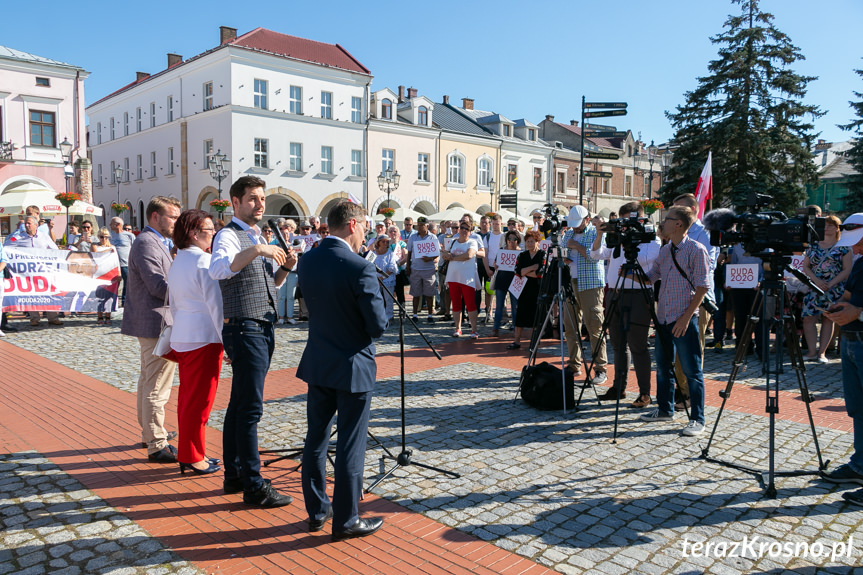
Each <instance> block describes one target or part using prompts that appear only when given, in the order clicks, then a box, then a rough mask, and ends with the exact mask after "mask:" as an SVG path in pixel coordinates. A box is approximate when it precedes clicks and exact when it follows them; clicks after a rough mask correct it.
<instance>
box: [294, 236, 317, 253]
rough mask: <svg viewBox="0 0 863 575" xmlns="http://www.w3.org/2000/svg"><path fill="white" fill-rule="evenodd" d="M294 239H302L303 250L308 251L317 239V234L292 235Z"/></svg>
mask: <svg viewBox="0 0 863 575" xmlns="http://www.w3.org/2000/svg"><path fill="white" fill-rule="evenodd" d="M294 239H296V240H302V241H303V245H304V246H305V248H306V249H305V251H309V250H310V249H312V245H313V244H314V243H315V242H316V241H318V236H294Z"/></svg>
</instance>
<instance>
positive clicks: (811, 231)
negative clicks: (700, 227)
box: [704, 192, 825, 256]
mask: <svg viewBox="0 0 863 575" xmlns="http://www.w3.org/2000/svg"><path fill="white" fill-rule="evenodd" d="M772 200H773V198H772V197H771V196H767V195H762V194H758V193H755V192H750V193H749V196H748V198H747V206H748V208H749V210H750V211H748V212H746V213H743V214H740V215H737V214H735V213H734V211H733V210H729V209H718V210H713V211H712V212H710V213H708V214H707V215H705V216H704V227H705V228H706V229H707V230H709V231H710V245H712V246H730V245H733V244H738V243H739V244H742V245H743V248H744V249H745V250H746V252H747V253H749V254H752V255H758V254H762V253H767V252H768V251H769V250H772V252H773V253H774V254H780V255H786V256H790V255H792V254H794V253H795V252H802V251H804V250H805V249H806V248H808V247H809V246H810V245H811V244H813V243H815V242H818V241H821V240H823V239H824V222H825V219H824V218H818V217H815V209H814V208H809V209H808V210H807V209H806V208H800V209H798V210H797V212H796V213H795V215H794V217H792V218H788V217H787V216H786V215H785V214H784V213H782V212H780V211H763V210H762V208H764V207H765V206H767V205H768V204H770V203H771V202H772ZM734 224H737V226H738V231H735V232H732V231H729V230H730V229H731V227H732V226H733V225H734Z"/></svg>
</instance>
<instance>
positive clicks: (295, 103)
mask: <svg viewBox="0 0 863 575" xmlns="http://www.w3.org/2000/svg"><path fill="white" fill-rule="evenodd" d="M302 113H303V89H302V88H301V87H300V86H291V114H302Z"/></svg>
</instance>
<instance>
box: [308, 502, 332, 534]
mask: <svg viewBox="0 0 863 575" xmlns="http://www.w3.org/2000/svg"><path fill="white" fill-rule="evenodd" d="M332 518H333V508H332V507H330V508H329V509H327V512H326V513H325V514H324V516H323V518H321V519H312V518H309V531H310V532H311V533H315V532H317V531H321V530H322V529H323V528H324V525H325V524H326V522H327V521H329V520H330V519H332Z"/></svg>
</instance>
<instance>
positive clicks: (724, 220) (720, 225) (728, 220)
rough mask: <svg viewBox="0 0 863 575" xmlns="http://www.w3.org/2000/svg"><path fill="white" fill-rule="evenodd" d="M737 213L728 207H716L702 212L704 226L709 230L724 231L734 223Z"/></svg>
mask: <svg viewBox="0 0 863 575" xmlns="http://www.w3.org/2000/svg"><path fill="white" fill-rule="evenodd" d="M736 217H737V214H735V213H734V210H729V209H728V208H717V209H715V210H711V211H709V212H707V213H706V214H704V218H702V221H703V222H704V227H705V228H706V229H707V231H710V232H724V231H726V230H728V229H730V228H731V226H732V225H734V218H736Z"/></svg>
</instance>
